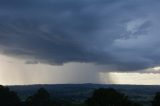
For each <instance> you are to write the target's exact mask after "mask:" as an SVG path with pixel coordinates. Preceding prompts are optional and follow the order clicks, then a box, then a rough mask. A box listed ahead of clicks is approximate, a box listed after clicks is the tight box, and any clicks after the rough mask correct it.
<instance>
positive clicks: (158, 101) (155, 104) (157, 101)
mask: <svg viewBox="0 0 160 106" xmlns="http://www.w3.org/2000/svg"><path fill="white" fill-rule="evenodd" d="M152 106H160V92H157V93H156V94H155V97H154V99H153V101H152Z"/></svg>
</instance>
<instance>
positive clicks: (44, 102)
mask: <svg viewBox="0 0 160 106" xmlns="http://www.w3.org/2000/svg"><path fill="white" fill-rule="evenodd" d="M26 104H27V106H50V104H51V101H50V95H49V93H48V92H47V91H46V90H45V89H44V88H40V89H39V90H38V91H37V92H36V93H35V94H34V95H33V96H30V97H28V98H27V100H26Z"/></svg>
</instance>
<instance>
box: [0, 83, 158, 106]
mask: <svg viewBox="0 0 160 106" xmlns="http://www.w3.org/2000/svg"><path fill="white" fill-rule="evenodd" d="M150 102H151V106H160V92H157V93H156V94H155V96H154V98H153V100H152V101H150ZM0 106H143V105H142V104H140V103H138V102H135V101H133V100H130V99H129V98H128V96H127V95H125V94H124V93H121V92H119V91H117V90H115V89H113V88H98V89H95V90H94V92H93V93H92V95H91V96H90V97H88V98H87V99H86V100H85V101H83V102H80V103H77V102H67V101H65V100H61V99H57V98H56V97H55V98H53V97H51V96H50V93H48V91H47V90H46V89H45V88H39V89H38V90H37V91H36V92H35V93H34V94H33V95H31V96H28V97H27V98H26V99H20V97H19V96H18V94H17V93H16V92H14V91H11V90H10V89H9V88H8V87H4V86H0Z"/></svg>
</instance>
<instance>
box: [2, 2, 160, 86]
mask: <svg viewBox="0 0 160 106" xmlns="http://www.w3.org/2000/svg"><path fill="white" fill-rule="evenodd" d="M159 9H160V1H159V0H123V1H121V0H76V1H75V0H14V1H13V0H0V84H4V85H19V84H62V83H103V84H104V83H105V84H138V85H139V84H143V85H160V48H159V46H160V30H159V29H160V20H159V19H160V13H159Z"/></svg>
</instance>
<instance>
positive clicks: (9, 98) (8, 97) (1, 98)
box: [0, 85, 21, 106]
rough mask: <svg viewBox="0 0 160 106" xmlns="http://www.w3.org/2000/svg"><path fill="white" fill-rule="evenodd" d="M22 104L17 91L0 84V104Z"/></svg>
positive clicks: (8, 105) (2, 105) (15, 105)
mask: <svg viewBox="0 0 160 106" xmlns="http://www.w3.org/2000/svg"><path fill="white" fill-rule="evenodd" d="M20 104H21V102H20V99H19V97H18V96H17V94H16V93H15V92H13V91H10V90H9V88H8V87H4V86H2V85H0V106H20Z"/></svg>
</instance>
